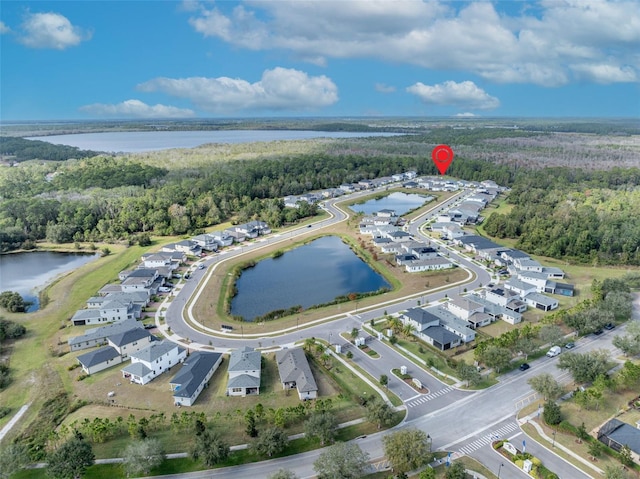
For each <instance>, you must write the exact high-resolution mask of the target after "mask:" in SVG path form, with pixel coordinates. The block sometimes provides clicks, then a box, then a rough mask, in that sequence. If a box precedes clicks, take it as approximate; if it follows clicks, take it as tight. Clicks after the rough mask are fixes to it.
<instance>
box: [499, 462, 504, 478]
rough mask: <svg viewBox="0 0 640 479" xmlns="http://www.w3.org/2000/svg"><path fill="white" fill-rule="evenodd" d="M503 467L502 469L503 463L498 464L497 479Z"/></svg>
mask: <svg viewBox="0 0 640 479" xmlns="http://www.w3.org/2000/svg"><path fill="white" fill-rule="evenodd" d="M503 467H504V463H500V467H499V468H498V479H500V472H501V471H502V468H503Z"/></svg>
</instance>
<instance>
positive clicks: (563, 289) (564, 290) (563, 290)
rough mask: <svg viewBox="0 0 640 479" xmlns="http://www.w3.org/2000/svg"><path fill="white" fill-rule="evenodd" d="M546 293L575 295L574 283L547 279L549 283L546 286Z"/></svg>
mask: <svg viewBox="0 0 640 479" xmlns="http://www.w3.org/2000/svg"><path fill="white" fill-rule="evenodd" d="M544 292H545V293H551V294H559V295H562V296H573V295H574V285H572V284H567V283H558V282H556V281H547V285H546V286H545V288H544Z"/></svg>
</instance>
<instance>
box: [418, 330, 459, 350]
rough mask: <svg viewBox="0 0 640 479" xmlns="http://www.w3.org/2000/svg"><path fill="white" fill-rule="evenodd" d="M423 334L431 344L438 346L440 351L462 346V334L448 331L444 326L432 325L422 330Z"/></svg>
mask: <svg viewBox="0 0 640 479" xmlns="http://www.w3.org/2000/svg"><path fill="white" fill-rule="evenodd" d="M422 335H423V337H424V339H425V341H427V342H428V343H429V344H431V346H433V347H434V348H438V349H439V350H440V351H446V350H447V349H451V348H455V347H456V346H460V343H461V341H462V339H461V338H460V336H457V335H455V334H453V333H452V332H450V331H447V330H446V329H445V328H443V327H442V326H430V327H428V328H427V329H425V330H424V331H423V332H422Z"/></svg>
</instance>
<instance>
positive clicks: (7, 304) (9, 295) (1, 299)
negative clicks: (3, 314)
mask: <svg viewBox="0 0 640 479" xmlns="http://www.w3.org/2000/svg"><path fill="white" fill-rule="evenodd" d="M0 307H2V308H4V309H6V310H7V311H9V312H10V313H24V312H25V311H26V308H27V305H26V304H25V302H24V299H23V298H22V296H20V293H16V292H15V291H3V292H2V293H0Z"/></svg>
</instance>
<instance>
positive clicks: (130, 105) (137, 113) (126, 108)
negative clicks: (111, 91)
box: [80, 100, 195, 118]
mask: <svg viewBox="0 0 640 479" xmlns="http://www.w3.org/2000/svg"><path fill="white" fill-rule="evenodd" d="M80 111H83V112H85V113H89V114H92V115H96V116H100V117H102V116H110V117H118V118H187V117H192V116H194V115H195V113H194V111H193V110H189V109H186V108H176V107H174V106H167V105H160V104H158V105H147V104H146V103H144V102H141V101H140V100H126V101H123V102H122V103H116V104H104V103H94V104H92V105H85V106H83V107H80Z"/></svg>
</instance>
